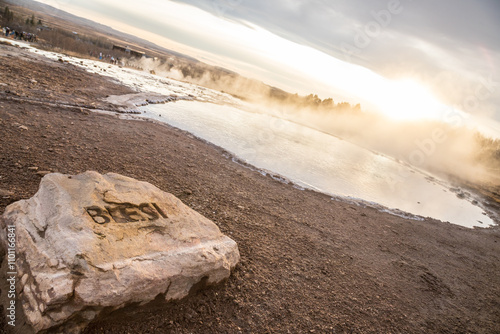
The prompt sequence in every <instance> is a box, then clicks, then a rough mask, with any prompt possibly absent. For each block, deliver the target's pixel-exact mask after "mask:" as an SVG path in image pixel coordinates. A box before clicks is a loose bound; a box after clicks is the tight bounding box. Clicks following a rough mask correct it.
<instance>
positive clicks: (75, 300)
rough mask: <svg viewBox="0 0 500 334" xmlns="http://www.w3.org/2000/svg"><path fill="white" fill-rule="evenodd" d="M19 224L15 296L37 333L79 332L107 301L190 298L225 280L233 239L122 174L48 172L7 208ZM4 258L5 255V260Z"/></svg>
mask: <svg viewBox="0 0 500 334" xmlns="http://www.w3.org/2000/svg"><path fill="white" fill-rule="evenodd" d="M9 225H15V226H16V234H17V242H16V256H17V259H16V271H17V278H18V279H17V283H16V284H17V298H18V301H19V302H20V303H21V304H22V309H23V311H24V315H25V317H26V320H27V322H28V323H29V324H30V325H31V326H32V328H33V329H34V331H35V332H38V331H44V330H46V329H50V330H51V331H52V330H53V329H57V330H60V331H63V332H79V331H80V330H81V329H82V328H84V327H85V326H86V325H87V324H88V323H89V322H90V321H92V320H93V319H94V318H95V317H96V316H97V315H98V314H99V313H100V312H101V311H102V310H103V309H104V308H107V310H109V309H110V308H111V309H118V308H120V307H123V306H125V305H128V304H130V303H147V302H149V301H152V300H153V299H155V298H156V297H158V296H161V297H162V298H165V299H166V300H173V299H180V298H183V297H185V296H187V294H188V292H189V291H190V289H191V287H192V286H193V285H194V284H196V283H198V282H200V281H201V280H204V281H206V282H207V283H208V284H215V283H217V282H220V281H222V280H224V279H226V278H227V277H228V276H229V275H230V271H231V269H232V268H233V267H234V266H235V265H236V264H237V262H238V261H239V252H238V247H237V245H236V243H235V242H234V241H233V240H231V239H230V238H228V237H226V236H224V235H223V234H222V233H221V232H220V231H219V229H218V227H217V226H216V225H215V224H214V223H213V222H211V221H210V220H208V219H207V218H205V217H203V216H201V215H200V214H198V213H197V212H195V211H193V210H192V209H190V208H189V207H187V206H186V205H184V204H183V203H182V202H181V201H180V200H179V199H177V198H176V197H175V196H173V195H171V194H169V193H166V192H163V191H161V190H160V189H158V188H156V187H155V186H153V185H151V184H149V183H146V182H139V181H136V180H134V179H131V178H128V177H124V176H121V175H118V174H112V173H110V174H106V175H101V174H99V173H96V172H86V173H84V174H80V175H77V176H68V175H62V174H56V173H53V174H49V175H46V176H45V177H44V178H43V179H42V181H41V184H40V188H39V190H38V192H37V193H36V194H35V196H34V197H32V198H31V199H29V200H23V201H19V202H16V203H14V204H12V205H10V206H9V207H7V209H6V211H5V213H4V215H3V217H2V220H1V228H2V232H3V233H2V244H3V247H4V248H5V249H6V248H7V244H8V243H7V237H6V235H7V234H6V228H7V226H9ZM4 262H5V261H4Z"/></svg>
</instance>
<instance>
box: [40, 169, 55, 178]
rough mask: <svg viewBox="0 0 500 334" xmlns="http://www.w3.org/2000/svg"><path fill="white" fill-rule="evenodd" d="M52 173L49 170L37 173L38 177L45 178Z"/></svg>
mask: <svg viewBox="0 0 500 334" xmlns="http://www.w3.org/2000/svg"><path fill="white" fill-rule="evenodd" d="M50 173H52V172H51V171H48V170H41V171H38V172H36V175H39V176H42V177H43V176H45V175H47V174H50Z"/></svg>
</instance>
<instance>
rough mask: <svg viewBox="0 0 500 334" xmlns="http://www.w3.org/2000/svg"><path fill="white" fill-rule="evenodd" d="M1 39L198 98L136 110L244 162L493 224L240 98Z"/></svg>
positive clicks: (356, 150) (146, 88)
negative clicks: (252, 109)
mask: <svg viewBox="0 0 500 334" xmlns="http://www.w3.org/2000/svg"><path fill="white" fill-rule="evenodd" d="M0 40H4V41H5V40H6V39H4V38H0ZM8 41H9V42H10V43H12V44H16V45H19V46H20V47H22V48H24V49H26V50H28V51H30V52H34V53H38V54H40V55H43V56H46V57H48V58H50V59H53V60H55V61H57V60H58V59H62V60H63V61H65V62H68V63H71V64H73V65H75V66H79V67H82V68H84V69H86V70H87V71H89V72H94V73H98V74H100V75H104V76H108V77H112V78H113V79H114V80H118V81H119V82H121V83H123V84H125V85H127V86H129V87H132V88H133V89H135V90H137V91H141V92H152V93H159V94H165V95H173V94H175V95H177V96H181V97H193V98H196V99H197V100H198V101H179V102H176V103H169V104H161V105H149V106H146V107H141V109H142V110H144V111H145V113H144V114H143V115H142V117H149V118H153V119H156V120H159V121H162V122H166V123H168V124H171V125H173V126H175V127H178V128H181V129H183V130H186V131H189V132H191V133H193V134H195V135H197V136H198V137H200V138H203V139H205V140H207V141H209V142H212V143H214V144H215V145H218V146H221V147H223V148H225V149H226V150H228V151H230V152H232V153H233V154H234V155H235V156H237V157H238V158H240V159H241V160H244V161H246V162H248V163H250V164H251V165H254V166H256V167H258V168H261V169H263V170H268V171H272V172H273V173H275V174H279V175H282V176H284V177H286V178H288V179H289V180H291V181H293V182H294V183H296V184H298V185H301V186H303V187H307V188H312V189H315V190H318V191H321V192H324V193H328V194H331V195H332V196H334V199H339V198H342V197H344V199H353V198H354V199H361V200H362V202H360V201H356V203H363V204H364V205H371V206H374V207H377V208H379V209H380V210H382V211H389V212H390V213H393V214H398V215H403V216H405V217H411V218H413V219H421V218H419V217H416V216H411V215H410V216H408V215H407V214H405V213H404V212H408V213H411V214H413V215H418V216H423V217H433V218H437V219H440V220H442V221H449V222H451V223H454V224H459V225H462V226H466V227H473V226H480V227H487V226H490V225H494V222H493V221H492V220H491V219H490V218H489V217H488V216H486V215H485V213H484V212H483V210H482V209H481V208H480V207H478V206H475V205H473V204H472V203H471V201H472V200H473V198H471V197H466V199H461V198H458V197H457V194H456V193H455V192H453V191H451V190H450V189H451V186H450V185H448V184H446V182H444V181H442V180H439V179H438V178H433V177H431V176H430V175H426V174H424V173H423V172H421V171H418V170H416V169H414V168H412V167H411V166H407V165H403V164H401V163H399V162H396V161H394V160H392V159H390V158H387V157H385V156H382V155H378V154H376V153H373V152H371V151H369V150H366V149H363V148H361V147H358V146H356V145H353V144H350V143H348V142H346V141H342V140H340V139H338V138H336V137H334V136H331V135H328V134H325V133H322V132H319V131H316V130H313V129H310V128H308V127H305V126H301V125H299V124H295V123H292V122H289V121H286V120H282V119H279V118H276V117H274V116H271V115H269V114H265V113H252V112H248V111H245V110H244V108H243V107H242V106H243V105H242V104H241V103H240V101H238V100H236V99H234V98H233V97H231V96H229V95H227V94H224V93H221V92H218V91H214V90H211V89H206V88H203V87H200V86H196V85H191V84H187V83H182V82H179V81H175V80H170V79H166V78H161V77H159V76H155V75H152V74H150V73H146V72H141V71H136V70H132V69H126V68H120V67H118V66H112V65H110V64H106V63H104V62H99V61H93V60H88V59H80V58H76V57H70V56H65V55H62V54H59V53H55V52H48V51H41V50H37V49H35V48H33V47H31V46H30V45H28V44H27V43H23V42H19V41H12V40H8ZM199 101H207V102H214V103H217V104H214V103H204V102H199ZM377 203H378V204H377ZM380 205H383V206H385V207H386V208H384V207H381V206H380ZM387 209H390V210H387ZM400 210H401V211H403V212H401V211H400Z"/></svg>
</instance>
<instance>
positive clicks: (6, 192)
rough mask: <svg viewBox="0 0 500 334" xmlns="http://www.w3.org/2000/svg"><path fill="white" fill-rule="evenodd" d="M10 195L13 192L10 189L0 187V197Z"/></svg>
mask: <svg viewBox="0 0 500 334" xmlns="http://www.w3.org/2000/svg"><path fill="white" fill-rule="evenodd" d="M12 195H14V193H13V192H12V191H10V190H6V189H1V188H0V196H1V197H10V196H12Z"/></svg>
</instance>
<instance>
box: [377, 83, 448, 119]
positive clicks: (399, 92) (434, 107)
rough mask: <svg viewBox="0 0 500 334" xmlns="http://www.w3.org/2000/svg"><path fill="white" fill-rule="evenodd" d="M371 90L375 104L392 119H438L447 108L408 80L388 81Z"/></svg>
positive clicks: (424, 89) (426, 91)
mask: <svg viewBox="0 0 500 334" xmlns="http://www.w3.org/2000/svg"><path fill="white" fill-rule="evenodd" d="M373 89H374V90H376V91H377V95H378V98H377V99H376V101H374V102H375V104H376V105H377V106H378V108H379V109H380V111H381V112H382V113H383V114H385V115H387V116H389V117H391V118H393V119H400V120H414V119H421V118H426V119H438V118H439V117H441V115H443V112H444V111H445V110H446V108H447V107H446V106H445V105H444V104H443V103H441V102H439V101H438V100H437V99H436V98H435V97H434V96H432V94H431V93H430V92H429V91H428V90H427V89H426V88H425V87H424V86H422V85H420V84H419V83H417V82H415V81H413V80H410V79H405V80H400V81H390V82H389V83H387V85H382V86H379V87H373Z"/></svg>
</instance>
